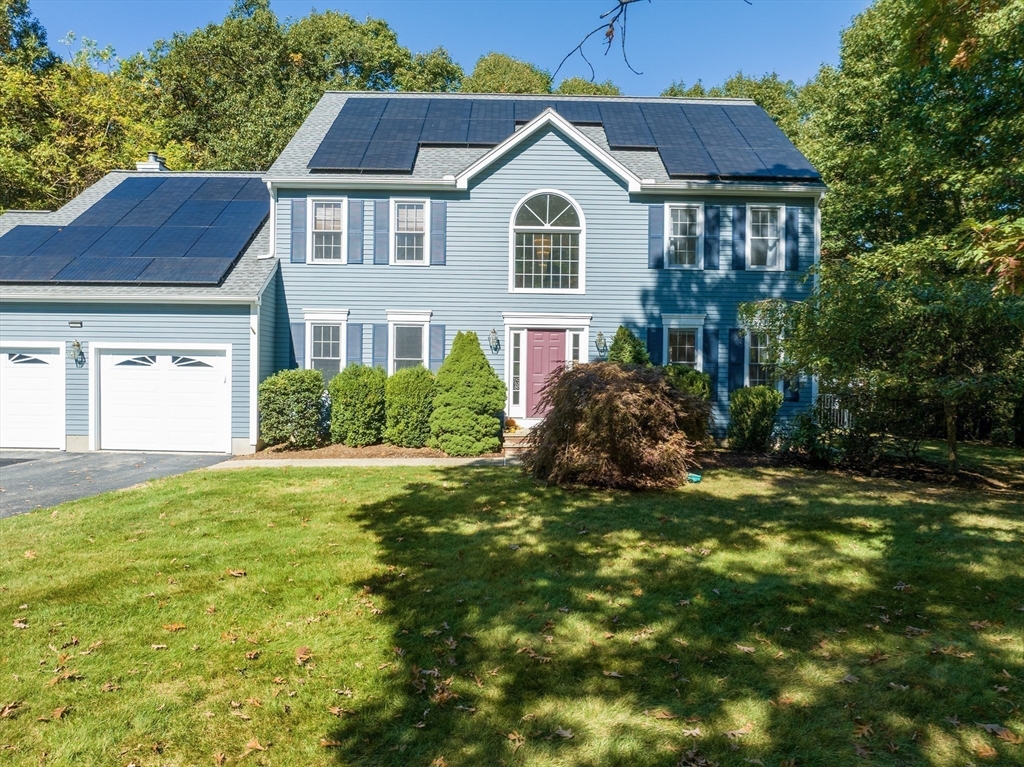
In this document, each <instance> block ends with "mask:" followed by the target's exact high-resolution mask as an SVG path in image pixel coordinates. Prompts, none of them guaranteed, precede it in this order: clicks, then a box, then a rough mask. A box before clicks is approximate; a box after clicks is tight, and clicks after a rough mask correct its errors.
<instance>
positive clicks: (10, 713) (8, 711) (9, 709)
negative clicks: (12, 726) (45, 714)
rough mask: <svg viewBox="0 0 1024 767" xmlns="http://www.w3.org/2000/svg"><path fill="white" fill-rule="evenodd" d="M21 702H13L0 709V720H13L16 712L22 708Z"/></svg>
mask: <svg viewBox="0 0 1024 767" xmlns="http://www.w3.org/2000/svg"><path fill="white" fill-rule="evenodd" d="M22 705H24V704H22V702H21V701H20V700H16V701H12V702H11V703H7V704H6V705H4V706H2V707H0V719H12V718H14V712H15V711H17V710H18V709H19V708H21V707H22Z"/></svg>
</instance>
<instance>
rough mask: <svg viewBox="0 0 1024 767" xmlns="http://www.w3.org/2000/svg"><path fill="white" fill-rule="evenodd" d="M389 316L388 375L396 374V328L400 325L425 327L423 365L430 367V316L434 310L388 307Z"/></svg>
mask: <svg viewBox="0 0 1024 767" xmlns="http://www.w3.org/2000/svg"><path fill="white" fill-rule="evenodd" d="M384 314H385V315H386V316H387V318H388V375H389V376H392V375H394V374H395V328H396V327H397V326H399V325H421V326H422V327H423V367H425V368H428V369H429V367H430V318H431V317H432V316H433V314H434V313H433V312H432V311H430V310H429V309H427V310H411V309H387V310H386V311H385V312H384Z"/></svg>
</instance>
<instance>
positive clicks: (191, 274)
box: [136, 258, 235, 285]
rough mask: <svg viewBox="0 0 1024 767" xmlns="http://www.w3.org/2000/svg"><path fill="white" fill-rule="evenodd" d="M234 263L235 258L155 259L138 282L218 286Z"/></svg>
mask: <svg viewBox="0 0 1024 767" xmlns="http://www.w3.org/2000/svg"><path fill="white" fill-rule="evenodd" d="M233 263H235V259H233V258H154V259H153V262H152V263H151V264H150V265H149V266H147V267H146V269H145V270H144V271H143V272H142V274H140V275H139V276H138V278H137V279H136V281H137V282H140V283H147V282H165V283H178V284H181V283H185V284H191V285H216V284H217V283H219V282H220V281H221V279H222V278H223V277H224V275H225V274H227V271H228V270H229V269H230V268H231V265H232V264H233Z"/></svg>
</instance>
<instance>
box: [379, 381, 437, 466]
mask: <svg viewBox="0 0 1024 767" xmlns="http://www.w3.org/2000/svg"><path fill="white" fill-rule="evenodd" d="M384 405H385V410H386V423H385V426H384V441H385V442H389V443H391V444H392V445H398V446H399V447H423V446H424V445H426V444H427V440H428V439H430V414H431V413H432V412H433V411H434V374H433V373H431V372H430V371H429V370H427V369H426V368H424V367H420V366H418V365H417V366H416V367H412V368H404V369H402V370H398V371H395V374H394V375H393V376H391V378H389V379H388V383H387V387H386V389H385V394H384Z"/></svg>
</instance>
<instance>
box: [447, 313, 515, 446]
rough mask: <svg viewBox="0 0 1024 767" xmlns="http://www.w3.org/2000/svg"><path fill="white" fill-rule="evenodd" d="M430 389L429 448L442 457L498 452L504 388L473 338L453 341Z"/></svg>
mask: <svg viewBox="0 0 1024 767" xmlns="http://www.w3.org/2000/svg"><path fill="white" fill-rule="evenodd" d="M435 385H436V392H437V393H436V394H435V396H434V412H433V413H432V414H431V416H430V442H429V445H430V446H431V447H434V448H437V449H439V450H443V451H444V452H446V453H447V454H448V455H481V454H483V453H493V452H495V451H496V450H498V449H499V448H500V447H501V415H500V414H501V411H502V409H503V408H504V407H505V383H504V382H503V381H502V380H501V379H500V378H498V375H497V374H496V373H495V372H494V368H492V367H491V363H489V362H488V361H487V358H486V357H485V356H484V352H483V349H481V348H480V340H479V339H478V338H477V336H476V333H473V332H472V331H470V332H466V333H463V332H461V331H460V332H459V333H457V334H456V335H455V340H454V341H452V349H451V351H450V352H449V353H448V356H447V357H446V358H445V361H444V363H442V365H441V369H440V370H439V371H437V381H436V384H435Z"/></svg>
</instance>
